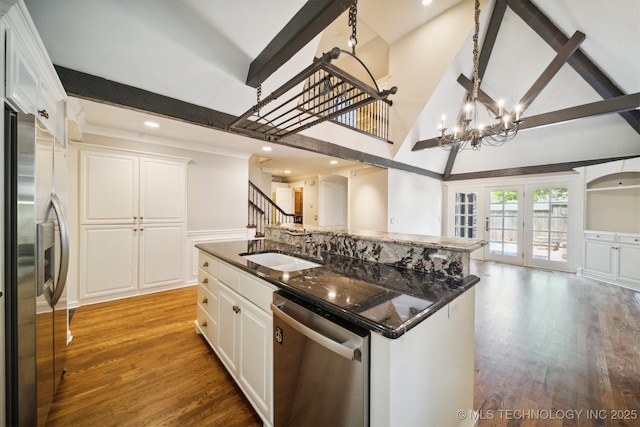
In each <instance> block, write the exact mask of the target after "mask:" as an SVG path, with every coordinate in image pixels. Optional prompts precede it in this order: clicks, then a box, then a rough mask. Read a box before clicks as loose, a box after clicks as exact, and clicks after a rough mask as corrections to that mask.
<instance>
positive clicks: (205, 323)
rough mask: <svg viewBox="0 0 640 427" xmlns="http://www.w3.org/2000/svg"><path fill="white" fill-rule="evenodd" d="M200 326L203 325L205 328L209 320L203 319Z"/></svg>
mask: <svg viewBox="0 0 640 427" xmlns="http://www.w3.org/2000/svg"><path fill="white" fill-rule="evenodd" d="M200 326H202V327H203V328H206V327H207V320H206V319H202V322H201V323H200Z"/></svg>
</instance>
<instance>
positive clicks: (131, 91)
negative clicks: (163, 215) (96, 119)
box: [55, 65, 442, 180]
mask: <svg viewBox="0 0 640 427" xmlns="http://www.w3.org/2000/svg"><path fill="white" fill-rule="evenodd" d="M55 69H56V71H57V73H58V76H59V77H60V80H61V81H62V85H63V86H64V88H65V90H66V91H67V94H68V95H70V96H75V97H77V98H82V99H88V100H91V101H96V102H101V103H105V104H110V105H115V106H118V107H123V108H128V109H131V110H136V111H142V112H145V113H150V114H156V115H159V116H163V117H167V118H170V119H176V120H181V121H183V122H186V123H190V124H193V125H198V126H204V127H207V128H210V129H214V130H218V131H222V132H229V133H234V134H235V135H239V134H238V133H236V132H232V131H231V130H230V129H229V127H228V125H229V124H230V123H232V122H233V121H235V120H236V119H237V117H236V116H234V115H231V114H227V113H223V112H220V111H216V110H212V109H209V108H205V107H202V106H199V105H195V104H190V103H188V102H184V101H180V100H179V99H175V98H170V97H167V96H163V95H158V94H157V93H153V92H148V91H146V90H142V89H139V88H136V87H133V86H128V85H124V84H122V83H118V82H114V81H111V80H107V79H104V78H102V77H97V76H93V75H91V74H85V73H82V72H80V71H75V70H71V69H68V68H64V67H60V66H57V65H56V66H55ZM244 136H246V135H244ZM246 137H247V138H250V137H249V136H246ZM252 139H256V140H259V141H264V138H252ZM272 143H273V144H280V145H284V146H287V147H292V148H299V149H301V150H306V151H311V152H314V153H317V154H324V155H326V156H331V157H338V158H341V159H345V160H351V161H355V162H362V163H366V164H369V165H373V166H379V167H382V168H389V169H398V170H403V171H406V172H412V173H415V174H418V175H424V176H428V177H431V178H434V179H439V180H442V174H439V173H437V172H433V171H430V170H428V169H422V168H419V167H416V166H412V165H408V164H405V163H400V162H397V161H394V160H391V159H387V158H384V157H379V156H374V155H372V154H368V153H364V152H361V151H357V150H353V149H350V148H346V147H343V146H341V145H338V144H333V143H331V142H327V141H323V140H320V139H315V138H311V137H308V136H304V135H293V136H291V137H288V138H285V139H282V140H279V141H272Z"/></svg>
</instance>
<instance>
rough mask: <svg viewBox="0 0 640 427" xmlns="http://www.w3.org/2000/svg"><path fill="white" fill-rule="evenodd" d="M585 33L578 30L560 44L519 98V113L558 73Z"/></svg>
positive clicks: (576, 48) (578, 45)
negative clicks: (545, 65)
mask: <svg viewBox="0 0 640 427" xmlns="http://www.w3.org/2000/svg"><path fill="white" fill-rule="evenodd" d="M584 38H585V35H584V33H581V32H580V31H576V32H575V33H574V34H573V36H571V39H569V41H567V43H565V45H564V46H562V49H560V50H559V51H558V54H557V55H556V56H555V58H553V60H552V61H551V63H550V64H549V65H548V66H547V68H546V69H545V70H544V71H543V72H542V74H541V75H540V77H538V79H537V80H536V81H535V82H534V83H533V85H531V88H529V90H528V91H527V93H525V94H524V96H523V97H522V99H520V107H521V110H520V113H523V112H524V111H525V110H526V109H527V108H529V106H530V105H531V103H532V102H533V101H534V100H535V99H536V98H537V97H538V95H540V92H542V90H543V89H544V88H545V87H546V86H547V84H549V82H550V81H551V79H552V78H553V76H555V75H556V74H558V71H560V69H561V68H562V66H563V65H564V64H565V63H566V62H567V60H568V59H569V58H570V57H571V55H573V54H574V53H575V51H576V50H578V48H579V47H580V44H582V42H583V41H584Z"/></svg>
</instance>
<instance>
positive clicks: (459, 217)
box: [454, 193, 478, 239]
mask: <svg viewBox="0 0 640 427" xmlns="http://www.w3.org/2000/svg"><path fill="white" fill-rule="evenodd" d="M477 203H478V194H477V193H456V206H455V214H454V217H455V218H454V219H455V223H454V224H455V226H454V231H455V236H456V237H467V238H472V239H474V238H476V235H477V230H476V223H477V215H476V214H477V211H478V209H477Z"/></svg>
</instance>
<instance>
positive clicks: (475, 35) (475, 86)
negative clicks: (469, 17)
mask: <svg viewBox="0 0 640 427" xmlns="http://www.w3.org/2000/svg"><path fill="white" fill-rule="evenodd" d="M474 21H475V31H474V33H473V90H472V92H471V97H472V100H473V101H475V100H476V99H478V88H479V87H480V76H479V71H478V69H479V68H480V61H479V59H478V34H479V33H480V0H476V6H475V13H474Z"/></svg>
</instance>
